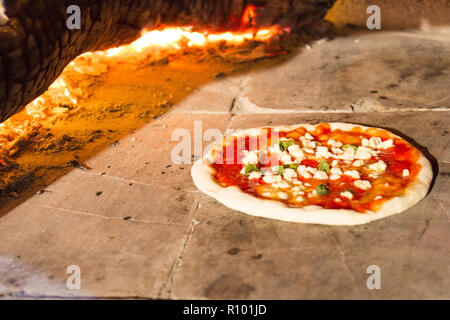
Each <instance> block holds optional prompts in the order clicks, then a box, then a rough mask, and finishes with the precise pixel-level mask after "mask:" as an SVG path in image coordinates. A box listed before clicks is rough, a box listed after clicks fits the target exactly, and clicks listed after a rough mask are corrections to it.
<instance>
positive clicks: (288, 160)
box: [280, 152, 292, 164]
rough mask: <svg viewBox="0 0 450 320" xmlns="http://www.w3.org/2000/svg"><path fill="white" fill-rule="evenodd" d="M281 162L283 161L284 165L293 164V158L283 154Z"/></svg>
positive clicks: (285, 153)
mask: <svg viewBox="0 0 450 320" xmlns="http://www.w3.org/2000/svg"><path fill="white" fill-rule="evenodd" d="M280 160H281V162H283V163H284V164H290V163H292V158H291V156H290V155H289V154H288V153H287V152H283V153H282V154H281V155H280Z"/></svg>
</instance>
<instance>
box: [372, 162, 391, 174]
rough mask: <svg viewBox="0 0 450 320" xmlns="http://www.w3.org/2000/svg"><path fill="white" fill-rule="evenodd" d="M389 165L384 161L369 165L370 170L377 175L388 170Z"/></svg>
mask: <svg viewBox="0 0 450 320" xmlns="http://www.w3.org/2000/svg"><path fill="white" fill-rule="evenodd" d="M386 168H387V165H386V163H385V162H384V161H383V160H378V162H375V163H372V164H370V165H369V169H370V170H372V171H375V172H377V173H382V172H384V171H385V170H386Z"/></svg>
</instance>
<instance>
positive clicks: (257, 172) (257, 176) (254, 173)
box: [248, 171, 261, 180]
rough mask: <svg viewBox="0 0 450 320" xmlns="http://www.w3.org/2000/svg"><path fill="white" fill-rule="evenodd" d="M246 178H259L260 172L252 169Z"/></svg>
mask: <svg viewBox="0 0 450 320" xmlns="http://www.w3.org/2000/svg"><path fill="white" fill-rule="evenodd" d="M248 178H249V179H250V180H255V179H259V178H261V172H259V171H252V172H250V174H249V176H248Z"/></svg>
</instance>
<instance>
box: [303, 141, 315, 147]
mask: <svg viewBox="0 0 450 320" xmlns="http://www.w3.org/2000/svg"><path fill="white" fill-rule="evenodd" d="M303 146H304V147H305V148H309V149H315V148H316V143H315V142H314V141H310V140H303Z"/></svg>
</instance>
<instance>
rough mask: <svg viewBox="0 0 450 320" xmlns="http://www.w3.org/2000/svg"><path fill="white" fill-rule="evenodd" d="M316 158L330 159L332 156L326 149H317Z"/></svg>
mask: <svg viewBox="0 0 450 320" xmlns="http://www.w3.org/2000/svg"><path fill="white" fill-rule="evenodd" d="M316 150H317V151H316V156H317V157H319V158H330V157H331V156H332V154H331V153H330V152H328V147H322V146H321V147H317V149H316Z"/></svg>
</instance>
